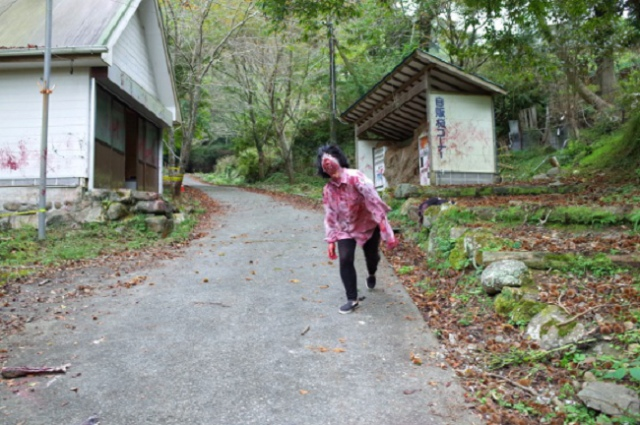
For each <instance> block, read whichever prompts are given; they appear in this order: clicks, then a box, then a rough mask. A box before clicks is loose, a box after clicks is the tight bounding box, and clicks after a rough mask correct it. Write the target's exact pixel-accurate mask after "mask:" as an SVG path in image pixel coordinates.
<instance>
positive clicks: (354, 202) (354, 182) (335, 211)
mask: <svg viewBox="0 0 640 425" xmlns="http://www.w3.org/2000/svg"><path fill="white" fill-rule="evenodd" d="M322 203H323V204H324V210H325V217H324V227H325V233H326V237H325V241H327V242H329V243H331V242H336V241H338V240H340V239H355V240H356V243H357V244H358V245H360V246H362V245H364V243H365V242H366V241H367V240H369V238H371V235H372V234H373V232H374V230H375V228H376V226H379V225H380V235H381V237H382V240H384V241H388V240H393V239H394V235H393V229H392V228H391V226H390V225H389V221H388V220H387V212H389V210H391V208H389V206H388V205H387V204H385V203H384V201H383V200H382V199H380V196H379V195H378V192H377V191H376V189H375V187H374V186H373V182H372V181H371V180H370V179H369V178H368V177H367V176H365V175H364V174H363V173H362V172H361V171H360V170H354V169H350V168H344V169H343V172H342V176H341V178H340V180H339V181H337V180H333V179H331V180H329V182H328V183H327V184H326V185H325V187H324V190H323V193H322Z"/></svg>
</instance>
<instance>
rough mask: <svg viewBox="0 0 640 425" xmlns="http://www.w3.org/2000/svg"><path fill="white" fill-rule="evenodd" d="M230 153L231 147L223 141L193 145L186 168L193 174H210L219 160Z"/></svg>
mask: <svg viewBox="0 0 640 425" xmlns="http://www.w3.org/2000/svg"><path fill="white" fill-rule="evenodd" d="M232 153H233V150H232V148H231V146H230V145H229V144H228V143H227V142H226V141H225V140H220V141H217V142H207V143H197V144H194V146H193V147H192V151H191V156H190V166H189V167H188V168H189V169H190V170H191V171H192V172H195V173H210V172H212V171H213V170H214V168H215V165H216V162H217V161H218V159H219V158H222V157H224V156H227V155H231V154H232Z"/></svg>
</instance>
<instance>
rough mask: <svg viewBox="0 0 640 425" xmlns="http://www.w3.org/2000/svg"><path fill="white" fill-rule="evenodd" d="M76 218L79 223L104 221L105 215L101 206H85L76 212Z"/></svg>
mask: <svg viewBox="0 0 640 425" xmlns="http://www.w3.org/2000/svg"><path fill="white" fill-rule="evenodd" d="M75 218H76V221H78V222H79V223H102V222H104V216H103V214H102V207H101V206H95V207H87V208H83V209H82V210H80V211H78V212H77V213H76V214H75Z"/></svg>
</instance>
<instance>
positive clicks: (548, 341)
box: [526, 305, 586, 350]
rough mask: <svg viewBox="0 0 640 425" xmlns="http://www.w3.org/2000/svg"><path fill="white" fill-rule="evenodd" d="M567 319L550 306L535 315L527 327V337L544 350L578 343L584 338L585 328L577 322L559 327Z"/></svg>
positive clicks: (559, 311) (556, 308) (553, 306)
mask: <svg viewBox="0 0 640 425" xmlns="http://www.w3.org/2000/svg"><path fill="white" fill-rule="evenodd" d="M567 320H568V317H567V316H566V315H565V314H564V313H563V312H562V310H560V308H559V307H556V306H555V305H551V306H548V307H546V308H545V309H544V310H542V311H541V312H540V313H538V314H537V315H535V316H534V317H533V318H532V319H531V321H530V322H529V324H528V325H527V331H526V335H527V337H529V338H531V339H533V340H534V341H537V342H538V344H539V345H540V347H541V348H542V349H544V350H550V349H552V348H556V347H559V346H561V345H565V344H570V343H573V342H577V341H580V340H582V339H583V338H584V336H585V332H586V330H585V328H584V325H583V324H582V323H579V322H577V321H573V322H570V323H568V324H566V325H562V326H559V324H560V323H563V322H565V321H567Z"/></svg>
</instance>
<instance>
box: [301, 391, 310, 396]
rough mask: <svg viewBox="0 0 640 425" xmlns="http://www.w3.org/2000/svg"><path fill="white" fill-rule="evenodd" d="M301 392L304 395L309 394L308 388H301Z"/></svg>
mask: <svg viewBox="0 0 640 425" xmlns="http://www.w3.org/2000/svg"><path fill="white" fill-rule="evenodd" d="M300 394H302V395H307V394H309V391H307V390H300Z"/></svg>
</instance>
